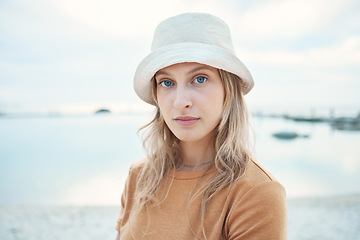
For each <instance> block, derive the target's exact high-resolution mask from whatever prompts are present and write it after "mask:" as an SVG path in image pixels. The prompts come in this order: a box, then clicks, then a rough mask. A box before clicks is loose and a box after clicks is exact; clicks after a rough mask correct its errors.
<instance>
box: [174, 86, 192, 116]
mask: <svg viewBox="0 0 360 240" xmlns="http://www.w3.org/2000/svg"><path fill="white" fill-rule="evenodd" d="M191 106H192V100H191V92H190V89H188V88H186V87H185V86H180V85H178V87H177V88H176V95H175V99H174V107H175V108H176V109H179V110H180V109H184V108H191Z"/></svg>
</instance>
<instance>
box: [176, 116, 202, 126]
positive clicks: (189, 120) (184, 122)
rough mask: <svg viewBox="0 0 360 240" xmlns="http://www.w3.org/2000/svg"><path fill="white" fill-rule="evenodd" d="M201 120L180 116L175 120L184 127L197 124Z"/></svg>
mask: <svg viewBox="0 0 360 240" xmlns="http://www.w3.org/2000/svg"><path fill="white" fill-rule="evenodd" d="M199 120H200V118H198V117H191V116H179V117H176V118H174V121H175V122H176V123H178V124H179V125H182V126H190V125H193V124H195V123H197V122H198V121H199Z"/></svg>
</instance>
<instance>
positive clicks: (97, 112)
mask: <svg viewBox="0 0 360 240" xmlns="http://www.w3.org/2000/svg"><path fill="white" fill-rule="evenodd" d="M99 113H111V111H110V110H109V109H106V108H101V109H99V110H97V111H96V112H95V114H99Z"/></svg>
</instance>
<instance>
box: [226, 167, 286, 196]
mask: <svg viewBox="0 0 360 240" xmlns="http://www.w3.org/2000/svg"><path fill="white" fill-rule="evenodd" d="M270 185H276V186H278V188H279V189H281V190H282V191H284V190H285V189H284V187H283V186H282V185H281V184H280V183H279V182H278V180H277V179H276V178H275V177H274V176H273V175H272V174H271V173H270V172H269V171H268V170H266V169H265V168H264V167H262V166H261V165H260V164H259V163H258V162H256V161H254V160H250V161H249V163H248V165H247V167H246V170H245V172H244V174H243V175H242V176H241V177H239V178H238V179H237V180H236V181H235V182H234V183H233V186H232V188H235V189H239V188H241V189H242V191H243V193H244V194H245V193H246V192H248V191H250V190H251V189H253V188H261V186H270Z"/></svg>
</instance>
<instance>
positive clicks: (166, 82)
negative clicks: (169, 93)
mask: <svg viewBox="0 0 360 240" xmlns="http://www.w3.org/2000/svg"><path fill="white" fill-rule="evenodd" d="M159 85H161V86H163V87H170V86H172V85H173V83H172V82H171V81H169V80H164V81H161V82H160V83H159Z"/></svg>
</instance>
